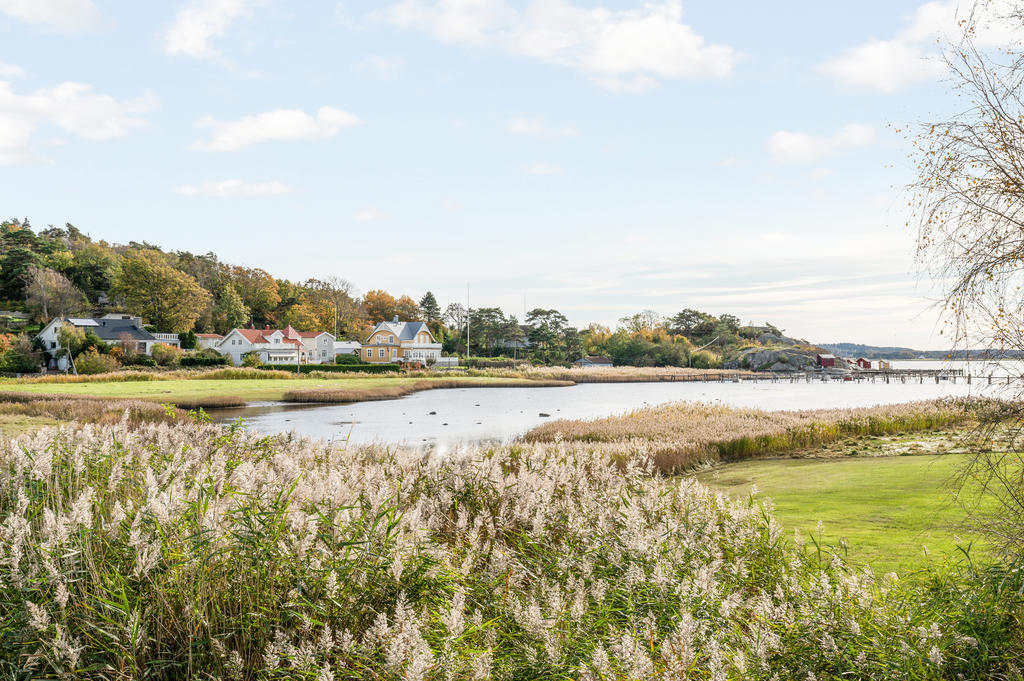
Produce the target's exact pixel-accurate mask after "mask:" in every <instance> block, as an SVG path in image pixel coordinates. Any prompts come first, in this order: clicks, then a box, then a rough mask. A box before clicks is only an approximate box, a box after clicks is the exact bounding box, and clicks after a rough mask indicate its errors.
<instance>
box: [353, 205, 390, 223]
mask: <svg viewBox="0 0 1024 681" xmlns="http://www.w3.org/2000/svg"><path fill="white" fill-rule="evenodd" d="M352 217H353V219H355V221H356V222H373V221H374V220H380V219H381V218H383V217H384V214H383V213H381V212H380V211H379V210H377V208H376V207H374V206H367V207H366V208H363V209H361V210H360V211H358V212H357V213H356V214H355V215H353V216H352Z"/></svg>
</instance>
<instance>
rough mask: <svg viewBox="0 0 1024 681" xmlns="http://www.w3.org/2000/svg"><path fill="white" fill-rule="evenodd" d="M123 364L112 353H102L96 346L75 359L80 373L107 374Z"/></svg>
mask: <svg viewBox="0 0 1024 681" xmlns="http://www.w3.org/2000/svg"><path fill="white" fill-rule="evenodd" d="M120 366H121V363H120V362H118V361H117V360H116V359H115V358H113V357H111V356H110V355H101V354H100V353H99V352H97V351H96V349H95V348H93V349H91V350H89V351H88V352H83V353H82V354H81V355H79V356H78V357H77V358H76V359H75V368H76V369H77V370H78V373H80V374H86V375H88V374H106V373H109V372H111V371H117V369H119V368H120Z"/></svg>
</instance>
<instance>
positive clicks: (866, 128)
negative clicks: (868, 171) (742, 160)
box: [768, 123, 875, 163]
mask: <svg viewBox="0 0 1024 681" xmlns="http://www.w3.org/2000/svg"><path fill="white" fill-rule="evenodd" d="M874 139H875V130H874V128H872V127H871V126H870V125H861V124H858V123H850V124H849V125H846V126H844V127H843V128H842V129H841V130H839V131H838V132H836V133H835V134H833V135H810V134H807V133H803V132H790V131H787V130H779V131H778V132H775V133H772V136H771V137H770V138H769V139H768V149H769V150H770V151H771V153H772V156H774V157H775V160H777V161H779V162H782V163H814V162H815V161H817V160H818V159H820V158H822V157H824V156H827V155H829V154H832V153H835V152H838V151H842V150H843V149H849V148H853V147H862V146H864V145H866V144H869V143H871V142H872V141H873V140H874Z"/></svg>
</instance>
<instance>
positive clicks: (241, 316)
mask: <svg viewBox="0 0 1024 681" xmlns="http://www.w3.org/2000/svg"><path fill="white" fill-rule="evenodd" d="M248 319H249V308H247V307H246V306H245V303H244V302H242V296H240V295H238V291H236V290H235V287H234V286H233V285H231V284H226V285H225V286H224V288H223V289H221V292H220V297H219V298H217V303H216V304H215V305H214V306H213V328H214V331H216V332H217V333H219V334H225V333H227V332H228V331H230V330H231V329H236V328H239V327H241V326H244V325H245V323H246V321H248Z"/></svg>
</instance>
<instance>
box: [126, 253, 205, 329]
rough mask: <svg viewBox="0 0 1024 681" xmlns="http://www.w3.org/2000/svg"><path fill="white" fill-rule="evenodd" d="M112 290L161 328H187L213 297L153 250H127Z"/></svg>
mask: <svg viewBox="0 0 1024 681" xmlns="http://www.w3.org/2000/svg"><path fill="white" fill-rule="evenodd" d="M111 293H112V294H113V295H114V296H116V297H117V298H120V299H121V300H123V301H124V303H125V305H126V306H127V307H128V308H129V309H130V310H132V311H133V312H135V313H136V314H141V315H142V316H143V317H146V318H147V319H149V323H150V324H152V325H153V326H155V327H156V329H157V331H161V332H175V331H177V332H181V331H188V330H190V329H191V328H192V327H193V325H194V324H195V321H196V319H198V318H199V315H200V314H201V313H202V310H203V308H205V307H206V306H207V305H209V303H210V299H211V298H212V296H211V295H210V293H209V292H208V291H207V290H206V289H204V288H203V287H202V286H200V285H199V282H197V281H196V280H195V279H194V278H192V277H190V276H189V275H187V274H185V273H184V272H180V271H178V270H176V269H174V268H173V267H171V266H170V265H168V264H166V263H165V262H164V261H163V257H161V256H160V254H158V253H155V252H153V251H131V252H129V253H127V254H126V255H125V256H124V260H123V261H122V262H121V269H120V271H119V272H118V273H117V277H116V278H115V280H114V284H113V286H112V288H111Z"/></svg>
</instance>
